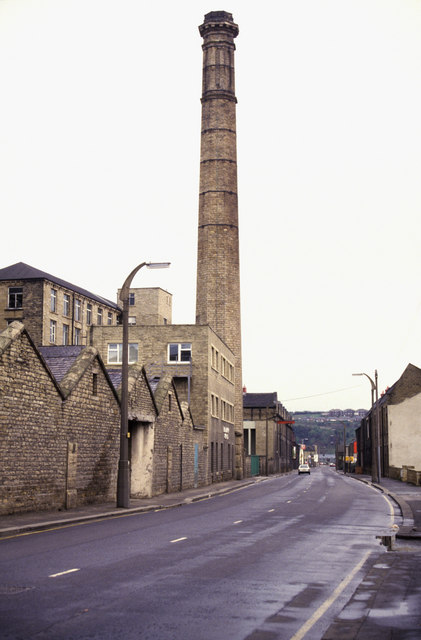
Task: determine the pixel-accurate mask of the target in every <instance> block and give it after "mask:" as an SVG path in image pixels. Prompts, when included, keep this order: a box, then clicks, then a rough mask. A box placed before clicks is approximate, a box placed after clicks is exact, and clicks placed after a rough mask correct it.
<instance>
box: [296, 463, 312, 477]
mask: <svg viewBox="0 0 421 640" xmlns="http://www.w3.org/2000/svg"><path fill="white" fill-rule="evenodd" d="M301 473H308V474H310V467H309V466H308V464H300V466H299V467H298V475H300V474H301Z"/></svg>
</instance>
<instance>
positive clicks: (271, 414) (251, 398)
mask: <svg viewBox="0 0 421 640" xmlns="http://www.w3.org/2000/svg"><path fill="white" fill-rule="evenodd" d="M243 417H244V449H245V469H246V474H247V475H250V474H251V473H253V475H255V474H257V473H262V474H265V475H270V474H272V473H279V472H282V473H284V472H286V471H291V469H294V468H295V466H297V464H298V451H297V445H296V441H295V434H294V430H293V428H292V424H288V421H290V420H291V415H290V414H289V413H288V411H287V410H286V409H285V407H284V406H283V405H282V404H281V403H280V402H279V401H278V394H277V393H276V391H275V392H273V393H247V392H245V393H244V395H243ZM256 458H258V461H257V460H256ZM254 463H256V467H253V465H254Z"/></svg>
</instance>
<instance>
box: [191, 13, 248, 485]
mask: <svg viewBox="0 0 421 640" xmlns="http://www.w3.org/2000/svg"><path fill="white" fill-rule="evenodd" d="M199 31H200V35H201V36H202V38H203V45H202V48H203V82H202V135H201V151H200V187H199V229H198V253H197V287H196V324H208V325H210V326H211V327H212V329H213V330H214V331H215V332H216V333H217V334H218V335H219V336H220V337H221V338H222V339H223V340H224V342H225V343H226V344H227V346H228V347H229V348H230V349H231V351H232V352H233V353H234V355H235V363H234V365H235V425H234V426H235V435H236V439H235V441H236V463H235V466H236V477H237V478H241V477H242V442H243V410H242V409H243V394H242V371H241V312H240V262H239V237H238V199H237V142H236V118H235V108H236V107H235V105H236V103H237V99H236V97H235V82H234V51H235V44H234V38H236V36H237V35H238V26H237V25H236V24H235V23H234V22H233V18H232V14H230V13H227V12H226V11H212V12H211V13H207V14H206V15H205V19H204V22H203V24H202V25H201V26H200V27H199Z"/></svg>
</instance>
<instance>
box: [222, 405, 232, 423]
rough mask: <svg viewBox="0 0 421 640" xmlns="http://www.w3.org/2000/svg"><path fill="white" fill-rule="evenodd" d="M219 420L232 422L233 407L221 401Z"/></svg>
mask: <svg viewBox="0 0 421 640" xmlns="http://www.w3.org/2000/svg"><path fill="white" fill-rule="evenodd" d="M221 419H222V420H224V421H225V422H234V405H233V404H231V402H228V401H227V400H222V399H221Z"/></svg>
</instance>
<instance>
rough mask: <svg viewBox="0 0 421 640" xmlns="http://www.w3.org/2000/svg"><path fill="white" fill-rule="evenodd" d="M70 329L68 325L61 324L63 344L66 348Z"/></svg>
mask: <svg viewBox="0 0 421 640" xmlns="http://www.w3.org/2000/svg"><path fill="white" fill-rule="evenodd" d="M69 338H70V327H69V325H68V324H63V344H64V345H65V346H66V345H68V344H69Z"/></svg>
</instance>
